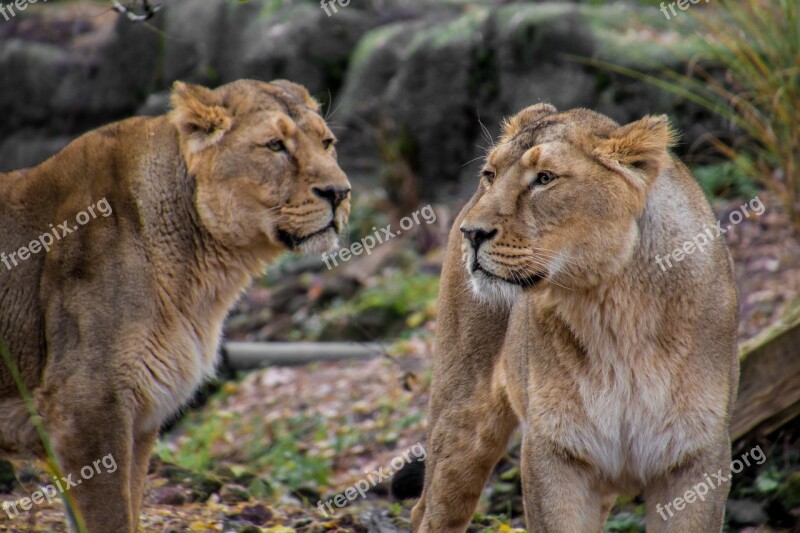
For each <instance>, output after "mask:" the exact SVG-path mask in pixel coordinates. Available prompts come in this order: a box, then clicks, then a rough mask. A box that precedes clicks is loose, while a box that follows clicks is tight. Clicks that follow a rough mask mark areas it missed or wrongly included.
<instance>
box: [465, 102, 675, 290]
mask: <svg viewBox="0 0 800 533" xmlns="http://www.w3.org/2000/svg"><path fill="white" fill-rule="evenodd" d="M673 139H674V134H673V132H672V130H671V128H670V125H669V122H668V120H667V118H666V117H665V116H659V117H646V118H644V119H642V120H639V121H638V122H634V123H631V124H628V125H626V126H620V125H619V124H617V123H615V122H614V121H612V120H611V119H610V118H608V117H606V116H603V115H600V114H598V113H594V112H592V111H589V110H585V109H575V110H571V111H567V112H564V113H558V112H557V111H556V109H555V108H554V107H552V106H550V105H546V104H538V105H535V106H532V107H529V108H527V109H525V110H523V111H521V112H520V113H518V114H517V115H516V116H514V117H513V118H511V119H509V120H507V121H506V122H505V123H504V125H503V134H502V137H501V139H500V142H499V143H498V144H497V145H496V146H495V147H493V148H492V149H491V150H490V151H489V153H488V155H487V158H486V165H485V167H484V169H483V171H482V177H481V182H480V185H479V188H478V191H477V193H476V194H475V196H474V197H473V200H472V204H471V207H469V208H468V209H467V210H466V212H465V215H464V218H463V222H462V224H461V227H460V229H461V231H462V233H463V235H464V241H463V250H464V254H465V263H466V267H467V269H468V270H469V273H470V278H471V283H472V286H473V289H474V291H475V294H476V295H477V296H478V297H480V298H482V299H489V300H499V301H503V302H510V301H513V300H514V298H515V297H516V295H517V294H518V293H519V292H520V291H521V290H523V289H532V288H535V287H539V286H542V285H544V284H550V285H553V286H560V287H565V288H568V289H575V288H579V287H590V286H594V285H596V284H597V283H599V281H600V280H602V279H604V278H605V277H607V276H614V275H615V274H617V273H619V272H620V271H621V270H622V269H623V268H624V267H625V265H626V264H627V263H628V262H629V261H630V260H631V257H632V254H633V251H634V249H635V246H636V243H637V242H638V240H639V225H638V224H637V218H638V217H639V216H640V215H641V214H642V213H643V211H644V206H645V202H646V198H647V191H648V188H649V186H650V184H651V183H652V182H653V181H654V180H655V178H656V177H657V176H658V175H659V173H661V171H662V170H663V169H665V168H666V167H667V166H669V165H672V164H673V162H672V157H671V155H670V153H669V147H670V146H671V144H672V143H673Z"/></svg>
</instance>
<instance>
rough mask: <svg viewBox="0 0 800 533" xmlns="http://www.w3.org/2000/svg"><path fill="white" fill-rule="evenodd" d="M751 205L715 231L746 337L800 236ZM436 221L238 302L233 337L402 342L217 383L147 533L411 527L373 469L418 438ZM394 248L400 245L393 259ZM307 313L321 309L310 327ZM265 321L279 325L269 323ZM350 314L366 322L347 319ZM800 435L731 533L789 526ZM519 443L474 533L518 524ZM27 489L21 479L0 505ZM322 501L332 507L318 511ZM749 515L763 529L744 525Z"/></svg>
mask: <svg viewBox="0 0 800 533" xmlns="http://www.w3.org/2000/svg"><path fill="white" fill-rule="evenodd" d="M759 199H760V200H763V202H764V206H765V210H764V212H763V214H761V215H759V216H753V217H751V218H750V219H748V220H745V221H743V222H742V223H740V224H738V225H733V226H731V227H730V229H729V230H728V232H727V233H726V234H725V236H724V238H725V239H726V240H727V242H728V244H729V245H730V247H731V250H732V254H733V257H734V259H735V262H736V268H737V279H738V283H739V288H740V291H741V299H742V306H741V307H742V314H741V324H740V330H739V332H740V340H742V341H744V340H747V339H749V338H751V337H753V336H754V335H756V334H757V333H758V332H759V331H761V330H763V329H764V328H765V327H767V326H768V325H769V324H771V323H772V322H774V321H775V320H776V319H777V318H778V317H779V316H780V315H781V314H782V313H784V312H785V311H786V309H787V307H788V306H791V305H793V304H794V303H796V297H797V295H798V294H800V245H798V240H797V238H796V237H794V236H793V235H792V234H791V232H790V231H789V230H788V229H787V227H788V224H787V223H786V219H785V216H784V215H783V213H782V211H781V209H780V208H779V207H778V205H777V204H776V203H775V202H772V201H770V200H769V198H768V197H765V196H764V195H761V196H760V198H759ZM744 201H752V200H750V199H746V200H740V201H733V200H728V201H721V202H717V203H716V204H715V211H716V213H717V217H718V220H721V221H723V222H724V223H727V221H729V220H730V216H731V213H732V212H734V211H737V210H741V207H740V206H741V204H742V203H743V202H744ZM376 203H377V205H380V202H376ZM359 209H361V210H362V211H361V212H360V215H358V216H359V217H361V218H362V222H364V221H366V222H367V225H366V227H369V226H370V225H371V224H373V223H374V222H375V221H377V222H380V220H378V219H379V218H380V216H381V215H380V214H379V212H380V209H379V208H378V209H372V210H370V208H367V207H364V206H361V207H359ZM440 222H442V225H441V227H439V228H438V229H433V228H418V230H417V233H414V232H409V233H410V235H409V236H408V237H407V238H404V239H403V240H402V241H401V240H398V241H397V242H396V243H390V244H387V245H386V246H391V247H392V249H393V253H392V254H384V256H383V257H379V258H378V259H375V256H371V257H368V258H363V259H360V261H361V263H360V264H349V265H346V266H345V267H342V268H340V269H334V270H332V271H330V272H328V271H326V270H325V269H324V267H322V268H320V266H319V265H318V264H316V265H311V264H309V263H308V262H304V260H302V259H292V260H289V261H288V262H286V263H283V264H281V265H279V266H278V267H276V268H275V269H273V270H272V271H271V272H270V273H269V275H268V276H267V278H266V279H265V280H264V281H263V282H260V283H259V284H257V285H256V286H255V287H254V288H253V289H252V290H251V291H250V292H249V293H248V294H247V295H246V296H245V298H244V299H243V300H242V302H241V303H240V304H239V305H238V306H237V309H236V311H235V312H234V313H233V314H232V317H231V321H230V323H229V328H228V335H229V336H230V337H233V338H236V339H265V338H266V339H288V338H298V337H299V338H301V339H320V338H342V337H345V338H348V337H354V336H355V337H356V338H360V339H365V340H372V339H374V338H376V337H380V338H385V337H382V336H383V335H384V334H386V333H387V332H391V334H392V335H393V336H394V338H396V339H399V340H397V341H394V342H393V343H391V345H389V346H388V347H387V353H386V354H384V356H382V357H377V358H375V359H372V360H369V361H366V362H365V361H359V362H339V363H324V364H314V365H309V366H304V367H292V368H269V369H265V370H261V371H255V372H250V373H247V374H241V375H239V376H237V378H236V379H233V380H230V381H225V382H221V383H220V384H218V386H217V387H216V388H215V390H216V391H215V392H214V393H213V395H212V396H211V397H210V399H209V400H208V403H206V404H205V405H204V406H203V407H201V408H197V409H194V410H190V411H188V412H187V413H186V414H185V416H184V417H183V419H182V420H181V421H180V422H179V423H178V424H177V425H176V426H175V427H174V428H173V429H171V431H169V432H168V433H165V434H164V435H163V436H162V438H161V441H160V443H159V445H158V448H157V450H156V453H155V454H154V458H153V461H152V468H151V474H150V478H149V483H148V490H147V494H146V499H145V505H144V510H143V514H142V529H143V530H144V531H159V532H172V531H174V532H178V531H241V532H258V531H261V532H271V533H287V532H292V531H297V532H300V533H302V532H309V533H310V532H323V531H363V532H367V531H375V532H390V531H405V530H407V529H408V525H409V524H408V516H409V510H410V508H411V505H412V504H413V501H412V502H396V501H393V499H392V497H391V495H390V494H389V490H388V481H387V480H384V481H382V482H380V483H376V484H374V485H373V483H372V481H375V480H376V477H382V476H376V472H378V471H381V472H382V473H385V474H389V473H390V472H391V471H393V470H394V467H393V466H392V465H395V466H401V465H402V464H405V462H407V460H408V462H414V461H416V460H417V458H418V457H422V456H424V455H423V454H422V453H416V455H415V454H414V450H416V451H417V452H421V451H423V448H420V446H421V445H422V446H424V435H425V408H426V402H427V398H428V393H429V384H430V365H431V356H432V355H431V352H432V346H433V339H432V337H433V335H432V331H433V319H434V316H435V315H434V309H433V303H434V302H435V297H436V283H435V280H436V273H437V272H436V271H437V265H438V264H439V262H440V258H441V254H440V253H439V251H438V250H439V249H440V245H441V242H442V235H443V228H444V227H446V221H440ZM361 226H364V224H363V223H362V224H361ZM723 227H725V224H723ZM398 250H403V251H404V252H403V253H405V254H406V255H405V256H403V258H402V259H397V258H396V255H397V253H399V252H398ZM376 255H378V254H376ZM400 255H401V256H402V255H403V254H400ZM348 269H349V270H348ZM353 272H357V273H358V275H354V274H353ZM365 273H366V276H365V275H364V274H365ZM401 303H402V305H401ZM312 315H313V316H318V317H322V318H321V319H319V321H318V322H313V321H311V316H312ZM376 316H377V317H379V318H380V320H376V319H375V317H376ZM310 321H311V322H310ZM386 321H389V322H396V323H399V326H398V325H397V324H389V325H387V324H386V323H385V322H386ZM275 322H277V323H280V324H281V325H282V327H281V329H276V328H274V327H272V326H271V325H273V324H274V323H275ZM312 322H313V323H312ZM353 323H356V324H360V326H359V327H358V328H352V327H348V326H351V325H352V324H353ZM798 442H800V428H798V427H794V428H792V427H790V428H787V429H786V430H784V431H783V432H781V433H780V434H779V435H775V436H772V437H771V438H770V440H767V441H759V442H749V443H747V446H752V445H759V446H761V447H762V449H763V451H764V453H765V455H766V456H767V460H766V462H765V463H764V464H763V465H760V466H755V465H754V466H753V468H751V469H748V470H746V471H745V472H743V473H742V474H741V475H740V476H737V477H736V478H735V479H734V482H733V490H732V497H731V502H730V506H729V516H730V517H731V518H730V520H731V524H730V526H729V531H741V532H745V531H746V532H756V531H758V532H778V531H789V530H790V529H789V528H790V527H793V526H792V523H795V524H796V523H797V522H796V520H797V518H798V508H800V496H798V494H800V492H798V489H800V474H798V473H797V472H798V465H799V464H800V452H798ZM415 445H416V448H415ZM744 445H745V444H744V443H742V444H740V448H741V447H743V446H744ZM403 452H406V456H405V457H403ZM517 452H518V447H516V446H512V447H511V449H510V452H509V455H508V457H506V458H505V459H503V461H501V464H500V465H498V468H497V469H496V472H495V475H494V476H493V478H492V481H491V482H490V484H489V486H488V488H487V490H486V493H485V497H484V498H483V500H482V502H481V505H480V507H479V511H480V513H479V514H476V516H475V520H474V522H473V526H472V527H471V531H487V532H492V531H513V530H514V528H523V527H524V524H523V522H522V518H521V501H520V499H519V472H518V469H517V466H516V465H517V458H516V456H517ZM359 483H361V484H362V485H361V486H363V487H367V490H366V491H365V494H366V497H365V498H363V499H362V498H361V497H360V496H359V495H358V494H357V493H355V491H350V495H351V496H352V495H353V494H355V497H354V498H351V500H352V501H349V500H348V501H347V504H346V505H345V506H344V507H343V508H341V509H340V508H338V507H336V504H335V500H333V498H334V497H335V496H336V495H337V494H339V493H344V494H348V492H347V488H348V487H352V486H358V484H359ZM25 494H26V493H25V491H24V489H22V488H19V487H17V488H16V489H15V490H14V492H13V493H12V494H4V495H0V498H1V499H2V500H13V499H17V498H20V497H22V496H23V495H25ZM329 500H330V501H331V502H333V503H332V506H331V507H330V509H332V510H333V511H334V512H333V513H330V512H329V511H328V510H327V509H326V507H325V502H327V501H329ZM345 500H346V498H345V499H340V500H339V501H340V502H341V501H345ZM320 509H322V510H323V511H326V512H327V514H328V516H326V515H325V513H322V512H320ZM642 512H643V506H642V504H641V501H639V500H636V499H634V500H623V501H620V502H619V505H618V507H617V509H616V510H615V512H614V513H613V514H612V520H611V521H610V522H609V524H608V526H607V531H619V532H640V531H644V529H643V526H642ZM759 523H769V524H770V525H768V526H758V527H749V526H747V524H759ZM794 527H796V526H794ZM0 531H57V532H61V531H66V529H65V527H64V525H63V512H62V506H61V504H60V502H56V503H54V504H53V505H50V506H39V507H38V508H36V509H35V511H34V512H31V513H30V514H28V515H26V516H25V518H24V519H19V518H18V519H15V520H13V521H10V522H9V521H8V520H6V519H5V517H3V519H0Z"/></svg>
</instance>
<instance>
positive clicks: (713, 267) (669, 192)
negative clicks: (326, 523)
mask: <svg viewBox="0 0 800 533" xmlns="http://www.w3.org/2000/svg"><path fill="white" fill-rule="evenodd" d="M672 142H673V133H672V131H671V129H670V126H669V123H668V120H667V118H666V117H663V116H661V117H646V118H644V119H642V120H640V121H638V122H634V123H632V124H628V125H627V126H622V127H620V126H619V125H618V124H616V123H614V122H613V121H612V120H611V119H609V118H607V117H605V116H603V115H600V114H597V113H594V112H591V111H588V110H584V109H576V110H572V111H567V112H564V113H558V112H557V111H556V109H554V108H553V107H552V106H549V105H544V104H539V105H535V106H532V107H529V108H527V109H525V110H523V111H522V112H520V113H519V114H517V115H516V116H514V117H513V118H511V119H510V120H508V121H507V122H506V123H505V124H504V128H503V136H502V139H501V141H500V143H498V145H496V147H494V148H493V149H492V150H491V151H490V152H489V154H488V156H487V159H486V166H485V168H484V170H483V177H482V179H481V183H480V185H479V187H478V191H477V192H476V193H475V195H474V196H473V197H472V199H471V200H470V201H469V203H468V204H467V206H466V207H465V208H464V209H463V210H462V212H461V214H460V215H459V217H458V218H457V220H456V223H455V225H454V227H453V230H452V232H451V234H450V243H449V246H448V251H447V257H446V260H445V263H444V269H443V274H442V286H441V296H440V300H439V317H438V320H437V342H436V359H435V363H434V370H433V382H432V397H431V400H430V413H429V417H430V419H429V429H428V458H427V465H426V473H425V488H424V491H423V494H422V498H421V499H420V501H419V502H418V503H417V506H416V507H415V508H414V511H413V515H412V516H413V529H414V531H416V532H426V533H444V532H461V531H464V530H465V529H466V526H467V524H468V523H469V520H470V518H471V517H472V514H473V512H474V509H475V506H476V503H477V501H478V498H479V496H480V494H481V491H482V489H483V486H484V483H485V482H486V479H487V477H488V475H489V473H490V471H491V469H492V467H493V465H494V464H495V463H496V462H497V460H498V459H499V458H500V456H501V454H503V453H504V451H505V448H506V444H507V441H508V439H509V436H510V434H511V432H512V431H513V430H514V428H515V427H517V425H519V424H520V423H521V425H522V428H523V441H522V465H521V469H522V488H523V492H524V501H525V518H526V521H527V525H528V528H529V531H532V532H535V533H554V532H563V533H588V532H599V531H603V524H604V522H605V520H606V517H607V515H608V512H609V510H610V508H611V506H612V505H613V503H614V501H615V498H616V497H617V495H618V494H631V493H639V492H643V493H644V497H645V499H646V502H647V529H648V531H650V532H653V531H655V532H659V531H671V532H680V533H709V532H712V531H720V530H721V528H722V522H723V514H724V503H725V500H726V497H727V491H728V488H727V485H724V486H722V487H718V488H716V489H714V490H713V491H711V492H709V493H708V494H706V495H704V498H703V499H702V500H701V499H700V498H698V499H696V500H694V501H690V500H689V499H688V498H687V500H686V501H683V500H680V501H682V502H683V504H685V505H680V506H675V507H671V508H670V513H669V514H668V513H665V512H664V511H663V509H664V508H665V506H666V505H669V504H672V503H673V501H678V500H676V499H678V498H682V497H683V496H684V494H685V493H687V491H688V490H689V489H691V488H692V487H693V486H696V485H697V484H698V483H702V482H704V480H705V479H706V475H712V476H713V475H714V474H716V473H717V472H718V471H721V472H726V471H728V468H729V465H730V453H731V452H730V441H729V437H728V421H729V418H730V412H731V408H732V406H733V400H734V398H735V394H736V389H737V383H738V373H739V370H738V359H737V350H736V324H737V308H738V305H737V294H736V286H735V283H734V277H733V267H732V262H731V259H730V257H729V255H728V253H727V251H726V248H725V245H724V244H723V243H722V242H720V241H718V240H716V241H713V242H709V241H711V239H704V241H705V244H704V245H703V246H702V247H700V246H698V242H699V239H698V240H695V237H696V236H697V235H698V234H700V233H704V226H706V225H709V226H711V227H714V225H715V221H714V218H713V214H712V212H711V209H710V208H709V205H708V203H707V202H706V200H705V198H704V196H703V193H702V192H701V190H700V188H699V187H698V185H697V184H696V182H695V181H694V179H693V178H692V176H691V174H690V173H689V171H688V170H687V169H686V167H685V166H684V165H683V164H682V163H680V162H679V161H678V160H677V159H676V158H675V157H674V156H672V155H671V154H670V151H669V148H670V145H671V144H672ZM704 235H705V233H704ZM690 247H695V248H696V249H694V253H692V252H690V251H688V248H690ZM673 250H687V252H686V254H685V257H684V259H683V260H682V261H680V262H677V261H674V262H672V263H671V264H670V265H669V266H667V265H666V264H662V265H659V264H658V263H657V261H656V257H661V258H663V257H665V256H669V255H670V253H672V252H673ZM659 511H660V512H659Z"/></svg>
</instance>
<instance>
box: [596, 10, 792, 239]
mask: <svg viewBox="0 0 800 533" xmlns="http://www.w3.org/2000/svg"><path fill="white" fill-rule="evenodd" d="M689 14H690V15H692V18H693V19H694V20H695V22H696V24H694V25H691V27H692V30H696V29H698V28H699V29H701V30H702V32H700V33H697V34H695V33H689V32H685V34H684V35H683V36H682V37H683V38H684V39H686V40H694V41H695V42H697V44H698V47H699V49H700V50H701V52H700V54H699V57H695V58H686V59H691V60H690V61H689V64H690V65H691V69H690V71H689V72H688V73H681V72H676V71H674V70H668V69H665V70H662V71H661V72H660V75H658V76H656V75H652V74H646V73H643V72H639V71H636V70H633V69H630V68H627V67H622V66H619V65H613V64H609V63H602V62H597V61H588V62H589V63H592V64H595V65H600V66H602V67H603V68H606V69H608V70H611V71H614V72H617V73H620V74H623V75H627V76H631V77H634V78H637V79H642V80H645V81H647V82H650V83H652V84H654V85H656V86H658V87H660V88H661V89H664V90H666V91H669V92H671V93H673V94H676V95H678V96H680V97H682V98H685V99H686V100H689V101H691V102H694V103H696V104H699V105H701V106H703V107H705V108H706V109H708V110H710V111H712V112H713V113H715V114H717V115H719V116H721V117H723V118H725V119H727V120H728V121H730V123H731V124H733V125H734V126H736V128H738V129H739V130H740V131H741V132H742V133H743V138H741V139H738V140H737V141H736V142H732V143H726V142H723V141H722V140H720V139H712V142H713V144H714V146H715V147H716V149H717V150H719V151H720V152H721V153H722V154H724V155H726V156H727V157H728V158H729V159H730V160H731V161H733V162H734V163H735V164H736V165H737V166H739V165H742V164H744V166H740V167H739V168H740V170H741V171H743V172H746V173H748V174H751V175H753V177H754V179H755V180H756V181H757V182H758V183H759V184H761V185H762V186H763V187H764V188H766V189H767V190H769V191H771V192H772V193H774V194H775V195H776V196H777V197H778V198H779V199H780V201H781V203H782V204H783V206H784V208H785V209H786V211H787V212H788V214H789V216H790V217H791V220H792V222H793V223H794V225H795V227H796V228H797V229H798V230H800V121H798V120H797V117H798V116H800V16H799V15H800V4H798V3H797V1H796V0H717V2H716V6H715V7H709V8H707V9H694V10H690V11H689ZM687 18H688V17H687ZM690 20H691V19H690ZM675 24H676V27H678V26H677V25H678V24H681V23H680V22H679V20H678V19H676V21H675ZM584 61H586V60H584ZM720 67H722V69H723V72H722V75H720V73H719V68H720ZM743 154H746V155H747V156H748V157H742V155H743Z"/></svg>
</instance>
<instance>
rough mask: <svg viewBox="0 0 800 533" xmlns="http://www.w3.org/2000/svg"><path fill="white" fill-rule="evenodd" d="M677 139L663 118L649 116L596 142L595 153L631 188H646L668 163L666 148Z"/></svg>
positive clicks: (669, 158) (668, 123)
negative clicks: (620, 175)
mask: <svg viewBox="0 0 800 533" xmlns="http://www.w3.org/2000/svg"><path fill="white" fill-rule="evenodd" d="M677 139H678V136H677V133H676V132H675V130H673V129H672V126H671V125H670V122H669V118H668V117H667V116H666V115H659V116H652V115H651V116H647V117H644V118H643V119H641V120H638V121H636V122H631V123H630V124H627V125H625V126H622V127H620V128H617V130H615V131H614V132H612V133H611V135H610V136H609V137H608V138H607V139H604V140H602V141H601V142H600V144H599V145H598V147H597V148H596V149H595V154H596V155H597V157H598V159H599V160H600V162H601V163H603V165H605V166H606V167H608V168H610V169H611V170H614V171H616V172H619V173H620V174H622V175H623V176H624V177H625V178H627V179H628V180H629V181H630V182H631V183H632V184H633V185H634V186H635V187H637V188H642V189H646V188H647V186H648V185H649V184H650V183H651V182H652V181H653V180H654V179H655V178H656V176H658V175H659V174H660V173H661V171H662V170H663V169H664V168H665V167H667V166H668V165H669V164H670V161H671V156H670V154H669V149H670V148H671V147H672V146H673V145H674V144H675V142H676V141H677Z"/></svg>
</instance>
